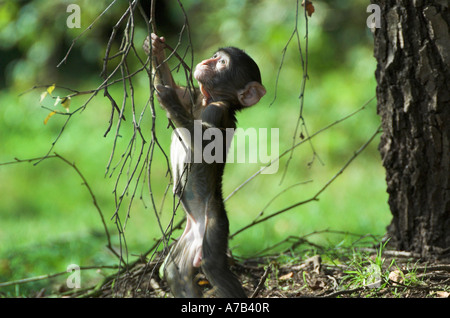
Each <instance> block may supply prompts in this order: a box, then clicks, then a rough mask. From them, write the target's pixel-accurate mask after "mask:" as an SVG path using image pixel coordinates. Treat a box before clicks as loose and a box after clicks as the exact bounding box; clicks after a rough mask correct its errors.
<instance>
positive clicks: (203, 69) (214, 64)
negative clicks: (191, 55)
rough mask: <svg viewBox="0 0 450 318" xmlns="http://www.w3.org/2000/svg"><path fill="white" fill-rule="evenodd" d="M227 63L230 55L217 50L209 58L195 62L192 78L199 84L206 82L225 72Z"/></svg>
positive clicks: (228, 63)
mask: <svg viewBox="0 0 450 318" xmlns="http://www.w3.org/2000/svg"><path fill="white" fill-rule="evenodd" d="M229 65H230V56H229V55H228V54H226V53H225V52H223V51H217V52H216V53H215V54H214V55H213V56H212V57H211V58H209V59H206V60H204V61H202V62H200V63H199V64H197V67H196V68H195V71H194V78H195V79H196V80H197V81H199V82H200V83H201V84H207V83H209V82H211V81H214V79H215V78H216V77H218V76H220V75H221V74H223V73H224V72H226V70H227V69H228V67H229Z"/></svg>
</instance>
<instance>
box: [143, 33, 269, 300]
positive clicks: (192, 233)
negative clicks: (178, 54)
mask: <svg viewBox="0 0 450 318" xmlns="http://www.w3.org/2000/svg"><path fill="white" fill-rule="evenodd" d="M150 41H151V46H152V47H151V49H152V50H151V51H152V56H153V72H154V74H155V87H156V90H157V98H158V101H159V103H160V105H161V107H162V108H163V109H164V110H165V111H166V112H167V115H168V117H169V118H170V119H171V120H172V122H173V123H174V124H175V126H176V127H177V128H178V129H177V132H178V133H175V134H174V135H173V138H172V144H171V153H170V160H171V166H172V173H173V178H174V188H173V191H174V193H175V194H176V195H177V196H178V197H179V199H180V202H181V204H182V206H183V208H184V210H185V212H186V228H185V230H184V232H183V234H182V235H181V237H180V238H179V240H178V241H177V242H176V243H175V245H174V246H173V247H172V248H171V250H170V252H169V255H168V256H167V258H166V260H165V262H164V263H165V264H164V275H165V278H166V280H167V282H168V284H169V286H170V289H171V291H172V293H173V295H174V296H175V297H201V296H202V293H201V291H200V288H199V286H198V285H197V284H196V283H195V282H194V277H195V275H196V273H197V272H198V269H199V268H201V269H202V271H203V273H204V274H205V276H206V278H207V279H208V281H209V282H210V283H211V285H212V286H213V289H214V291H215V292H216V294H217V296H219V297H227V298H228V297H239V298H244V297H246V294H245V292H244V289H243V288H242V286H241V284H240V283H239V280H238V279H237V277H236V276H235V275H234V274H233V273H232V272H231V270H230V269H229V266H228V259H227V249H228V235H229V223H228V218H227V214H226V211H225V205H224V202H223V195H222V176H223V172H224V167H225V161H226V160H225V159H226V153H227V150H228V149H227V145H226V144H225V142H223V143H222V145H221V147H222V150H223V151H220V152H218V153H219V157H220V156H222V157H221V158H220V160H215V161H213V162H211V161H210V160H206V161H205V160H204V158H202V159H201V160H200V161H198V160H192V159H193V158H194V157H195V158H197V157H196V156H195V153H196V152H200V153H201V154H203V149H204V148H205V147H207V146H208V144H210V143H212V142H214V140H201V142H197V141H195V142H194V129H199V125H201V127H200V129H201V131H206V130H207V129H216V130H217V133H220V134H222V137H223V138H218V140H222V141H225V140H227V138H226V136H225V134H226V129H227V128H232V129H235V128H236V116H235V115H236V112H237V111H240V110H242V109H244V108H246V107H250V106H253V105H255V104H256V103H257V102H259V100H260V99H261V98H262V97H263V96H264V95H265V94H266V90H265V88H264V86H263V85H262V83H261V74H260V71H259V68H258V65H257V64H256V63H255V62H254V61H253V59H252V58H251V57H249V56H248V55H247V54H246V53H245V52H244V51H242V50H240V49H238V48H235V47H225V48H221V49H219V50H218V51H217V52H216V53H215V54H214V55H213V56H212V57H211V58H209V59H206V60H204V61H202V62H200V63H199V64H198V65H197V66H196V68H195V71H194V78H195V79H196V80H197V81H198V84H199V89H195V90H194V96H192V95H190V94H189V93H188V91H187V89H186V88H185V87H180V86H178V85H177V84H176V83H175V82H174V79H173V77H172V74H171V72H170V69H169V66H168V65H167V63H166V62H164V61H165V60H166V55H165V52H164V48H165V44H164V42H165V39H164V38H163V37H159V36H157V35H156V34H151V40H150V39H149V38H148V37H147V38H146V40H145V41H144V45H143V48H144V50H145V52H146V53H147V55H149V54H150ZM163 84H164V85H163ZM194 127H195V128H194ZM228 131H229V130H228ZM196 148H201V149H196ZM215 158H217V156H216V157H215Z"/></svg>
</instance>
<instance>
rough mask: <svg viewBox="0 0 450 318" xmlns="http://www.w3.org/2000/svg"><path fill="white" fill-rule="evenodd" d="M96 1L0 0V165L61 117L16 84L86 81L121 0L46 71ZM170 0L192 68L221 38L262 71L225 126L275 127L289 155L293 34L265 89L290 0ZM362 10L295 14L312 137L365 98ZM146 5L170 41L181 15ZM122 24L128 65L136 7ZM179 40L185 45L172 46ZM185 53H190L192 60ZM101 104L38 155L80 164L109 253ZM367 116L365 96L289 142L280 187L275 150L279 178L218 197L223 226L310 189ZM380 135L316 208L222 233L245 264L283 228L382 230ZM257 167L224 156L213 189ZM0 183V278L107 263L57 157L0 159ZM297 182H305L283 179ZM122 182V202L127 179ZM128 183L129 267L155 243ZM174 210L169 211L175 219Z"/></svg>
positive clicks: (72, 177)
mask: <svg viewBox="0 0 450 318" xmlns="http://www.w3.org/2000/svg"><path fill="white" fill-rule="evenodd" d="M119 2H120V1H119ZM122 2H123V3H122ZM143 2H144V3H143V7H144V10H146V12H149V11H148V9H149V1H143ZM300 2H301V1H300ZM71 3H76V4H78V5H79V6H80V8H81V28H80V29H76V28H75V29H69V28H67V26H66V19H67V17H68V16H69V14H70V13H67V12H66V9H67V6H68V5H69V4H71ZM110 3H111V2H110V1H87V0H84V1H74V0H70V1H62V0H58V1H43V0H34V1H17V0H14V1H5V0H3V1H2V0H0V70H1V75H2V76H1V77H0V164H1V163H7V162H12V161H14V160H15V158H19V159H29V158H36V157H41V156H44V155H45V154H46V153H47V152H48V151H49V150H50V147H51V145H52V142H53V141H54V140H55V139H56V138H57V136H58V134H59V133H60V130H61V127H62V126H63V125H64V123H65V120H66V119H67V117H66V116H53V117H52V118H51V119H50V120H49V121H48V123H47V124H46V125H44V119H45V118H46V117H47V115H48V114H49V110H48V109H45V108H43V107H42V106H41V103H40V94H41V93H42V92H43V91H45V89H44V88H41V89H35V90H31V91H30V88H32V87H33V86H35V85H49V84H53V83H56V84H57V85H60V86H63V87H70V88H72V89H75V90H79V91H81V90H88V89H93V88H96V87H98V86H99V85H100V83H101V82H102V79H101V77H100V72H101V69H102V63H103V60H102V58H103V56H104V53H105V49H106V43H107V41H108V39H109V36H110V33H111V30H112V27H113V26H114V24H115V23H116V22H117V21H118V19H119V18H120V16H121V15H122V14H123V12H124V11H125V10H126V6H127V3H126V1H121V2H120V3H117V4H114V5H113V6H112V7H111V8H110V10H108V11H107V12H106V13H105V15H104V16H102V17H101V18H100V19H99V20H98V21H97V22H96V24H95V25H94V27H93V28H92V30H89V31H87V32H86V33H85V34H84V35H83V36H82V37H80V38H79V40H77V42H76V43H75V45H74V47H73V49H72V51H71V53H70V55H69V57H68V60H67V63H65V64H63V65H62V66H61V67H59V68H57V67H56V65H57V64H58V63H59V62H60V61H61V60H62V59H63V57H64V56H65V54H66V52H67V50H68V48H69V47H70V45H71V43H72V40H73V39H74V38H75V37H76V36H78V35H79V34H80V33H81V32H83V30H85V29H86V28H87V27H88V26H89V24H90V23H91V22H92V21H94V19H95V18H96V17H97V16H98V15H99V14H100V13H101V12H102V11H103V10H104V9H105V8H106V7H107V6H108V5H109V4H110ZM182 3H183V7H184V10H185V11H186V14H187V16H188V19H189V27H190V33H191V36H192V44H193V46H194V51H195V55H194V64H195V63H198V62H199V61H200V60H202V59H203V58H205V57H208V56H210V55H211V54H212V53H213V52H214V50H215V49H216V48H217V47H220V46H224V45H233V46H238V47H241V48H244V49H245V50H246V51H247V53H249V54H250V55H251V56H252V57H253V58H254V59H255V60H256V61H257V63H258V64H259V66H260V69H261V73H262V77H263V83H264V85H265V86H266V89H267V95H266V96H265V97H264V98H263V100H262V101H261V102H260V103H259V104H258V105H257V106H255V107H253V108H250V109H248V110H246V111H244V112H242V113H240V114H239V115H238V121H239V124H238V125H239V127H242V128H248V127H256V128H258V127H261V128H279V131H280V142H279V151H280V153H281V152H283V151H284V150H286V149H288V148H289V147H290V146H291V144H292V137H293V134H294V129H295V125H296V123H297V118H298V116H299V109H300V102H299V98H298V97H299V95H300V88H301V81H302V76H303V71H302V67H301V61H300V54H299V51H298V46H297V43H296V38H295V37H294V39H293V41H292V42H291V43H290V45H289V46H288V48H287V51H286V55H285V60H284V64H283V67H282V69H281V73H280V78H279V83H278V87H277V86H276V75H277V72H278V69H279V66H280V63H281V60H282V51H283V48H284V47H285V46H286V44H287V42H288V40H289V38H290V36H291V34H292V32H293V30H294V27H295V20H296V19H295V14H296V1H285V0H276V1H275V0H261V1H250V0H247V1H243V0H223V1H204V0H203V1H200V0H190V1H182ZM368 4H369V2H368V1H363V0H352V1H332V0H329V1H314V6H315V13H314V14H313V15H312V17H311V18H310V19H309V29H308V39H309V43H308V45H309V46H308V75H309V79H308V81H307V84H306V91H305V99H304V110H303V116H304V119H305V122H306V125H307V129H308V132H309V133H310V134H313V133H315V132H316V131H318V130H320V129H322V128H323V127H325V126H327V125H329V124H331V123H333V122H335V121H336V120H339V119H341V118H343V117H344V116H346V115H348V114H350V113H352V112H353V111H356V110H357V109H359V108H360V107H361V106H363V105H364V104H365V103H366V102H367V101H369V100H370V99H371V98H373V97H374V96H375V88H376V82H375V78H374V71H375V68H376V63H375V59H374V58H373V52H372V50H373V39H372V35H371V32H370V30H369V29H368V28H367V26H366V19H367V17H368V15H369V13H367V12H366V8H367V5H368ZM300 10H301V12H300V13H299V16H300V18H299V20H298V23H299V24H298V27H299V38H300V41H301V46H302V50H303V53H305V27H304V26H305V23H304V17H303V11H302V10H303V8H300ZM156 12H157V16H156V21H157V25H158V32H159V34H160V35H163V36H165V37H166V39H167V41H168V43H169V44H171V45H172V46H174V45H175V44H176V43H177V40H178V37H179V31H180V29H181V27H182V25H183V23H184V16H183V12H182V11H181V9H180V7H179V5H178V3H177V2H176V1H159V2H158V5H157V10H156ZM135 17H136V18H135V19H136V21H135V24H136V30H135V34H134V42H135V46H136V48H137V50H138V53H139V54H140V56H141V58H144V54H143V52H142V50H141V43H142V41H143V40H144V38H145V36H146V35H147V27H146V24H145V23H144V22H143V21H142V18H141V16H140V14H139V13H136V14H135ZM118 31H119V32H118V36H117V38H118V40H117V41H115V42H114V44H113V51H114V50H116V49H117V46H118V44H119V41H120V38H121V37H122V32H123V26H122V27H121V28H119V30H118ZM185 40H186V38H183V44H184V45H185V44H186V41H185ZM131 55H133V53H131V54H130V56H131ZM186 60H187V61H190V57H188V58H187V59H186ZM130 61H131V62H130V68H132V69H137V68H139V64H138V63H137V62H136V61H134V62H132V59H131V60H130ZM172 62H176V61H172ZM174 65H175V64H174ZM175 76H176V77H177V79H178V80H179V81H180V82H181V83H183V81H184V74H181V72H180V73H176V74H175ZM133 87H134V91H135V92H134V93H135V103H136V105H139V107H141V108H142V107H144V106H145V103H146V102H147V100H148V97H149V84H148V77H147V74H146V73H145V72H140V73H138V74H137V75H136V76H135V77H133ZM276 88H277V91H276ZM110 91H111V94H112V95H113V96H114V97H115V98H116V101H118V103H121V101H122V97H123V85H122V83H118V84H117V85H115V86H113V87H111V88H110ZM24 92H26V93H25V94H22V93H24ZM67 93H68V92H67V91H64V90H58V89H56V90H55V92H54V94H55V95H58V94H61V95H64V94H67ZM275 94H276V95H275ZM88 97H89V96H81V97H77V98H74V99H73V100H72V102H71V109H72V110H73V109H76V108H78V107H80V106H81V105H83V103H84V102H85V101H86V100H87V98H88ZM275 97H276V98H275ZM272 102H273V103H272ZM43 104H44V105H46V106H47V107H48V108H52V107H53V106H52V104H53V102H52V101H51V100H50V102H48V101H47V100H45V101H44V102H43ZM119 107H121V105H119ZM128 108H129V105H128ZM110 109H111V106H110V103H109V101H108V99H107V98H105V97H103V94H102V93H100V94H98V95H97V96H96V97H95V98H94V99H93V100H92V101H91V102H90V103H89V104H88V106H87V108H86V109H85V110H84V111H83V112H78V113H76V114H75V115H74V116H73V117H72V118H71V120H70V122H69V124H68V126H67V127H66V129H65V130H64V132H63V134H62V136H61V138H60V140H59V141H58V143H57V144H56V146H55V148H54V149H53V150H52V151H54V152H57V153H58V154H60V155H61V156H63V157H65V158H67V159H68V160H69V161H71V162H73V163H75V164H76V166H77V168H78V169H80V171H81V172H82V173H83V175H84V176H85V178H86V179H87V181H88V183H89V185H90V187H91V188H92V190H93V192H94V194H95V196H96V198H97V200H98V203H99V206H100V207H101V209H102V211H103V213H104V216H105V219H106V222H107V225H108V228H109V229H110V231H111V234H112V241H113V243H114V244H115V247H116V248H118V246H119V238H118V234H117V227H116V225H115V224H114V221H113V220H111V217H112V216H113V214H114V211H115V202H114V201H115V197H114V194H113V189H114V186H115V182H116V177H117V173H118V172H117V171H115V173H114V174H113V176H111V177H110V176H109V174H108V175H107V176H106V177H105V170H106V166H107V163H108V160H109V157H110V155H111V150H112V147H113V142H114V133H115V130H116V122H114V124H113V128H112V132H110V133H109V134H108V135H107V136H106V137H104V134H105V132H106V130H107V128H108V125H109V123H108V121H109V119H110ZM126 114H127V115H128V120H127V121H126V122H124V123H123V124H122V127H121V129H122V130H121V132H120V134H121V136H122V138H119V140H118V144H117V147H118V148H117V150H116V156H115V158H114V160H113V164H112V166H114V165H116V164H117V163H118V162H119V160H120V154H121V153H122V152H123V151H124V150H125V149H126V147H127V145H128V142H129V136H130V134H131V131H132V130H131V129H132V128H131V125H132V122H131V120H130V119H131V116H130V113H129V110H128V113H126ZM115 120H117V115H116V117H115ZM150 125H151V117H150V112H149V111H147V112H146V114H145V116H144V118H143V126H142V127H145V128H147V130H145V128H144V129H143V132H144V134H145V133H146V132H147V133H148V138H147V139H148V140H150ZM378 125H379V118H378V116H377V114H376V101H375V100H373V101H372V102H371V103H369V104H368V106H367V107H366V109H364V110H363V111H361V112H359V113H358V114H357V115H355V116H353V117H352V118H350V119H348V120H346V121H344V122H342V123H340V124H338V125H336V126H334V127H332V128H330V129H328V130H327V131H325V132H323V133H321V134H319V135H318V136H316V137H315V138H313V139H312V145H313V147H314V150H315V153H314V151H313V148H312V147H311V144H309V143H305V144H303V145H302V146H300V147H298V148H296V149H295V151H294V153H293V159H292V161H291V162H290V165H289V167H288V170H287V174H286V177H285V178H284V179H283V182H282V183H280V181H281V180H282V175H283V172H284V167H285V164H286V160H287V156H285V157H284V158H283V159H282V160H281V162H280V166H279V170H278V173H276V174H271V175H260V176H258V177H257V178H256V179H255V180H253V181H251V182H250V183H249V184H247V185H246V186H245V187H244V188H242V189H241V190H240V191H239V192H238V193H236V194H235V195H234V196H233V197H232V198H230V199H229V200H228V201H227V202H226V206H227V210H228V215H229V218H230V224H231V229H230V230H231V231H230V232H231V233H234V232H235V231H237V230H239V229H241V228H242V227H244V226H246V225H247V224H249V223H251V222H252V220H253V219H255V218H256V217H257V216H258V215H259V214H260V212H261V211H262V210H263V209H264V216H266V215H269V214H270V213H271V212H275V211H278V210H280V209H282V208H285V207H288V206H290V205H292V204H295V203H296V202H300V201H303V200H307V199H309V198H311V197H312V196H313V195H314V194H315V193H316V192H317V191H318V190H319V189H321V188H322V187H323V186H324V185H325V184H326V182H328V180H330V179H331V178H332V177H333V176H334V175H335V174H336V173H337V172H338V171H339V170H340V169H341V167H342V166H343V165H344V164H345V163H346V162H347V161H348V160H349V159H350V158H351V157H352V155H353V154H354V152H355V151H357V150H358V149H359V148H360V147H361V145H363V144H364V143H365V142H366V141H367V140H368V139H369V137H370V136H371V135H372V134H373V132H375V130H376V129H377V127H378ZM157 136H158V139H159V141H160V143H161V145H162V146H163V148H164V149H165V151H166V152H167V153H169V143H170V130H169V129H167V119H166V117H165V114H164V113H163V112H162V111H161V110H160V109H157ZM297 140H298V139H297ZM378 140H379V138H378V137H377V138H376V139H375V140H374V141H373V142H372V143H371V144H370V146H369V147H368V148H367V149H366V150H365V151H364V152H363V153H362V154H360V155H359V156H358V158H357V159H356V160H355V161H354V162H353V163H352V164H351V165H350V166H349V167H348V168H347V169H346V170H345V172H344V173H343V174H342V175H341V176H339V178H338V179H337V180H336V181H335V182H334V183H333V184H331V186H330V187H329V188H327V190H326V191H325V192H324V193H322V194H321V195H320V197H319V201H316V202H312V203H308V204H306V205H302V206H299V207H297V208H294V209H292V210H290V211H288V212H286V213H284V214H281V215H280V216H278V217H276V218H273V219H272V220H271V221H268V222H263V223H262V224H259V225H257V226H254V227H252V228H250V229H248V230H246V231H244V232H242V233H240V234H238V235H237V236H235V237H234V238H233V239H232V240H231V241H230V247H231V248H232V250H233V254H234V255H237V256H240V257H248V256H251V255H254V254H256V253H258V251H261V250H262V249H264V248H267V247H269V246H272V245H274V244H276V243H277V242H279V241H282V240H283V239H285V238H287V237H289V236H303V235H306V234H308V233H312V232H315V231H322V230H326V229H330V230H335V231H342V232H349V233H356V234H361V235H364V234H374V235H383V234H384V232H385V228H386V226H387V225H388V224H389V222H390V219H391V216H390V212H389V209H388V206H387V203H386V202H387V194H386V191H385V189H386V186H385V181H384V170H383V168H382V167H381V162H380V156H379V154H378V151H377V145H378ZM156 153H157V154H155V158H154V162H153V164H152V179H151V182H152V189H153V190H154V194H155V198H156V201H157V202H156V205H157V206H158V207H159V206H160V205H161V204H162V202H161V200H162V196H163V193H164V191H165V189H166V186H167V184H168V182H169V180H168V178H167V177H166V171H167V166H166V163H165V160H164V157H163V156H162V155H161V153H160V152H158V151H156ZM315 154H316V155H315ZM260 166H261V165H260V164H229V165H227V168H226V172H225V176H224V195H225V196H227V195H228V194H230V193H231V192H232V191H233V190H234V189H235V188H236V187H237V186H239V185H240V184H241V183H242V182H244V181H245V180H247V178H249V177H250V176H251V175H252V174H253V173H255V172H256V171H257V170H258V169H259V167H260ZM0 180H1V182H0V282H5V281H10V280H15V279H21V278H27V277H33V276H38V275H45V274H51V273H55V272H63V271H65V270H66V268H67V266H68V265H69V264H73V263H75V264H78V265H80V266H91V265H112V264H116V263H117V261H116V258H115V257H114V256H112V254H111V253H110V252H109V251H108V250H107V249H106V248H105V245H106V238H105V234H104V230H103V226H102V223H101V220H100V217H99V214H98V212H97V210H96V209H95V207H94V205H93V203H92V198H91V197H90V195H89V192H88V190H87V189H86V187H85V186H83V184H82V180H81V179H80V177H79V175H77V173H76V172H75V170H74V169H73V168H71V167H70V166H69V165H67V164H65V163H64V162H62V161H61V160H57V159H48V160H45V161H43V162H40V163H39V164H37V165H34V164H32V163H20V164H10V165H1V166H0ZM306 181H310V182H308V183H305V184H300V185H296V186H293V185H295V184H297V183H300V182H306ZM291 186H293V187H291ZM119 188H120V187H119ZM287 188H289V189H288V190H286V191H284V192H283V190H285V189H287ZM120 189H122V188H120ZM131 189H132V190H130V192H129V193H128V196H127V197H128V200H129V197H130V195H131V193H132V191H133V189H134V187H133V186H132V188H131ZM141 191H142V193H144V194H143V196H144V198H143V199H142V200H140V198H139V196H140V193H141ZM137 192H138V194H137V198H135V201H134V204H133V205H132V207H131V210H130V218H129V220H128V221H127V224H126V228H125V236H126V243H127V248H128V257H129V260H132V259H134V258H135V257H136V256H138V255H139V254H141V253H144V252H145V251H147V250H148V248H149V247H150V246H151V245H153V244H154V242H155V239H157V238H159V237H160V230H159V226H158V224H157V221H156V218H155V215H154V212H153V210H152V208H151V204H150V202H149V199H148V189H147V188H146V186H145V185H144V186H140V187H139V190H138V191H137ZM278 194H280V195H279V196H277V195H278ZM275 196H277V197H276V199H275V200H273V201H272V199H273V198H274V197H275ZM128 202H129V201H127V204H128ZM269 203H270V204H269ZM268 204H269V205H268ZM124 205H126V204H124ZM267 205H268V206H267ZM122 210H123V211H122ZM122 210H121V211H120V213H121V219H122V220H125V217H126V216H125V213H126V207H124V208H123V209H122ZM164 211H167V212H166V213H163V214H162V215H161V219H162V222H163V227H165V226H166V225H167V223H168V222H169V220H170V217H171V213H170V211H171V200H170V198H169V199H168V200H166V203H165V205H164ZM182 214H183V213H182V211H181V210H179V213H178V214H177V219H178V218H179V217H181V216H182ZM176 235H178V234H176ZM313 239H314V240H315V242H317V243H320V244H330V245H333V244H341V243H343V242H344V243H345V242H347V241H348V242H350V241H351V238H349V237H348V236H346V235H331V234H324V235H315V236H314V238H313ZM106 273H107V272H105V271H104V270H103V271H91V272H86V274H85V273H84V272H83V276H82V284H88V283H90V282H91V280H92V281H95V280H96V279H99V277H101V276H102V275H105V274H106ZM63 279H65V278H59V279H55V280H51V281H50V282H51V284H52V286H49V281H48V280H47V281H43V282H37V283H33V284H28V285H20V286H16V287H8V288H0V295H8V296H16V295H29V293H31V292H32V291H36V290H39V289H40V288H43V287H45V288H47V289H48V290H51V289H52V288H56V289H57V288H58V287H59V286H61V285H62V284H63V282H64V281H63Z"/></svg>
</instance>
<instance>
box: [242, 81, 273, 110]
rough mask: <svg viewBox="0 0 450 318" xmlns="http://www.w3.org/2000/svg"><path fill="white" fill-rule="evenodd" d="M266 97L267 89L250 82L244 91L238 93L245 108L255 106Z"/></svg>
mask: <svg viewBox="0 0 450 318" xmlns="http://www.w3.org/2000/svg"><path fill="white" fill-rule="evenodd" d="M264 95H266V89H265V88H264V86H262V85H261V84H260V83H258V82H250V83H248V84H247V85H245V88H244V89H241V90H239V91H238V99H239V102H240V103H241V105H242V106H245V107H249V106H253V105H255V104H256V103H257V102H259V100H260V99H261V98H262V97H263V96H264Z"/></svg>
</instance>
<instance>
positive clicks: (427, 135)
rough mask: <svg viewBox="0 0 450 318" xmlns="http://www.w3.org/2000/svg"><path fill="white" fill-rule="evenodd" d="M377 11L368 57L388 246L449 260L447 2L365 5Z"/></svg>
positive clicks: (449, 16)
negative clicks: (372, 64) (372, 67)
mask: <svg viewBox="0 0 450 318" xmlns="http://www.w3.org/2000/svg"><path fill="white" fill-rule="evenodd" d="M372 3H374V4H377V5H379V6H380V8H381V27H380V28H378V29H376V31H375V34H374V38H375V43H374V44H375V51H374V55H375V58H376V60H377V62H378V66H377V70H376V74H375V75H376V79H377V99H378V105H377V111H378V114H379V115H380V116H381V120H382V126H383V134H382V137H381V143H380V146H379V151H380V153H381V156H382V162H383V166H384V167H385V169H386V181H387V192H388V193H389V206H390V209H391V212H392V216H393V219H392V223H391V224H390V225H389V227H388V234H389V236H390V237H391V241H392V243H393V244H394V245H395V246H396V248H398V249H401V250H406V251H413V252H416V253H420V254H421V255H422V256H423V257H449V256H450V150H449V147H450V31H449V29H450V10H449V1H448V0H441V1H419V0H415V1H413V0H404V1H401V0H385V1H372Z"/></svg>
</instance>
